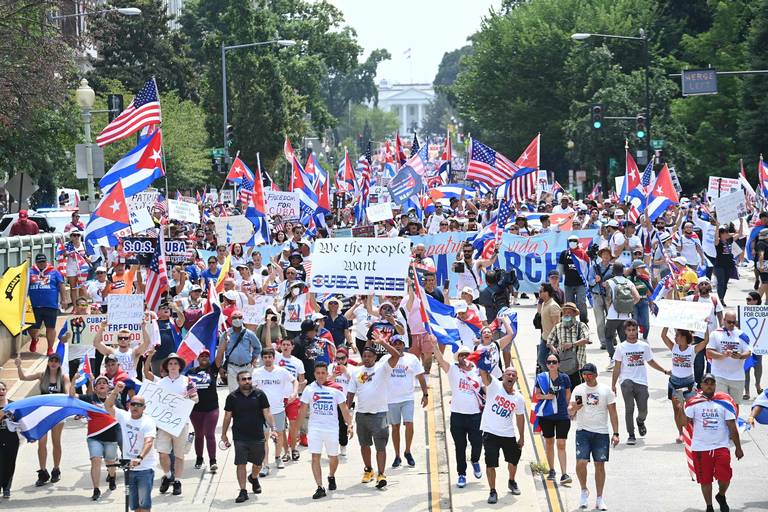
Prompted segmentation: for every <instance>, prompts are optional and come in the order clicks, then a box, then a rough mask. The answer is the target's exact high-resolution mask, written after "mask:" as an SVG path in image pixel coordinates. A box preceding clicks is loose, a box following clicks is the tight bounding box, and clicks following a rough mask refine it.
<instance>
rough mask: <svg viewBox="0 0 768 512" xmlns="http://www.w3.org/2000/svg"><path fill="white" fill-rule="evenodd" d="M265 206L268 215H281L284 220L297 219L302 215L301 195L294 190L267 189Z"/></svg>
mask: <svg viewBox="0 0 768 512" xmlns="http://www.w3.org/2000/svg"><path fill="white" fill-rule="evenodd" d="M264 208H266V210H267V212H266V213H267V215H280V216H281V217H282V218H283V220H297V219H299V218H300V217H301V210H300V207H299V197H298V196H297V195H296V194H295V193H294V192H283V191H279V190H265V191H264Z"/></svg>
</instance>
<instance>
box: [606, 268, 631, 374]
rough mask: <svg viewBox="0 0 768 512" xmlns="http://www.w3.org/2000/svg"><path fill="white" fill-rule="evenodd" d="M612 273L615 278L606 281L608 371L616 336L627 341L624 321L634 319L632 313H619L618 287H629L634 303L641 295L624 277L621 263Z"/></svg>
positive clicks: (614, 349) (610, 367)
mask: <svg viewBox="0 0 768 512" xmlns="http://www.w3.org/2000/svg"><path fill="white" fill-rule="evenodd" d="M611 272H612V274H613V277H611V278H610V279H608V280H607V281H605V303H606V304H607V305H608V310H607V311H606V313H605V348H606V349H607V350H608V358H609V359H610V362H609V363H608V368H607V370H612V369H613V364H614V362H613V354H614V352H615V351H616V346H615V343H616V335H618V336H619V341H624V340H625V339H626V337H625V336H624V321H625V320H628V319H630V318H632V312H631V311H618V309H619V308H620V307H621V306H619V305H618V302H619V301H618V300H617V296H618V293H617V287H618V286H629V288H630V292H631V293H632V300H634V303H635V304H637V303H638V302H640V293H639V292H638V291H637V288H636V287H635V285H634V284H633V283H632V282H631V281H630V280H629V279H627V278H626V277H624V265H623V264H622V263H621V262H620V261H616V262H614V263H613V267H612V269H611ZM633 307H634V306H633Z"/></svg>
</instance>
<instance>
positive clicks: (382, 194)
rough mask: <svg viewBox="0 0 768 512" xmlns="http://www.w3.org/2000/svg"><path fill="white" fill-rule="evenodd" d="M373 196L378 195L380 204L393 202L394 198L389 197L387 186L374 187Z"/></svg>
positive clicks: (372, 188) (372, 189)
mask: <svg viewBox="0 0 768 512" xmlns="http://www.w3.org/2000/svg"><path fill="white" fill-rule="evenodd" d="M371 194H376V197H378V198H379V202H380V203H389V202H392V198H391V197H390V195H389V189H388V188H387V187H386V185H374V186H372V187H371Z"/></svg>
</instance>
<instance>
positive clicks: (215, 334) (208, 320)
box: [176, 304, 221, 366]
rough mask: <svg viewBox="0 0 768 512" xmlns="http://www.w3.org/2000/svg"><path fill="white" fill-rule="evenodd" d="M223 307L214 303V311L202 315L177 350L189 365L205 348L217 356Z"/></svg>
mask: <svg viewBox="0 0 768 512" xmlns="http://www.w3.org/2000/svg"><path fill="white" fill-rule="evenodd" d="M220 315H221V309H220V308H219V306H218V305H216V304H214V305H213V308H212V311H211V312H210V313H208V314H206V315H203V316H201V317H200V319H199V320H198V321H197V322H195V325H193V326H192V328H191V329H190V330H189V332H188V333H187V335H186V336H185V337H184V340H183V341H182V342H181V343H180V344H179V348H178V349H177V350H176V352H177V353H178V354H179V356H180V357H182V358H183V359H184V361H185V362H186V363H187V366H189V365H190V364H191V363H192V361H194V360H195V359H197V356H199V355H200V352H202V351H203V350H204V349H207V350H208V351H209V352H210V353H211V358H214V357H216V343H217V342H218V339H219V316H220Z"/></svg>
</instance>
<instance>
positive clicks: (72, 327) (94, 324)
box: [56, 315, 142, 346]
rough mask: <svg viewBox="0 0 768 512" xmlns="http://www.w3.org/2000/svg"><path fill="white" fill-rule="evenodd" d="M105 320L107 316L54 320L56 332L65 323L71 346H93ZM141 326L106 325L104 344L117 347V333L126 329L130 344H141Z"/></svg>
mask: <svg viewBox="0 0 768 512" xmlns="http://www.w3.org/2000/svg"><path fill="white" fill-rule="evenodd" d="M106 319H107V315H67V316H64V315H61V316H59V317H58V318H57V319H56V332H59V331H61V328H62V327H64V324H65V323H66V324H67V330H68V332H70V333H71V334H72V336H71V337H70V340H69V342H70V343H71V344H72V345H73V346H75V345H82V346H93V344H94V340H95V339H96V334H97V333H98V332H99V328H100V327H101V322H103V321H104V320H106ZM141 325H142V324H141V323H136V324H125V325H122V326H117V325H108V326H107V328H106V330H105V331H104V343H106V344H107V345H117V331H119V330H120V329H128V330H129V331H130V332H131V344H132V345H136V344H138V343H140V342H141V336H142V334H141Z"/></svg>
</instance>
